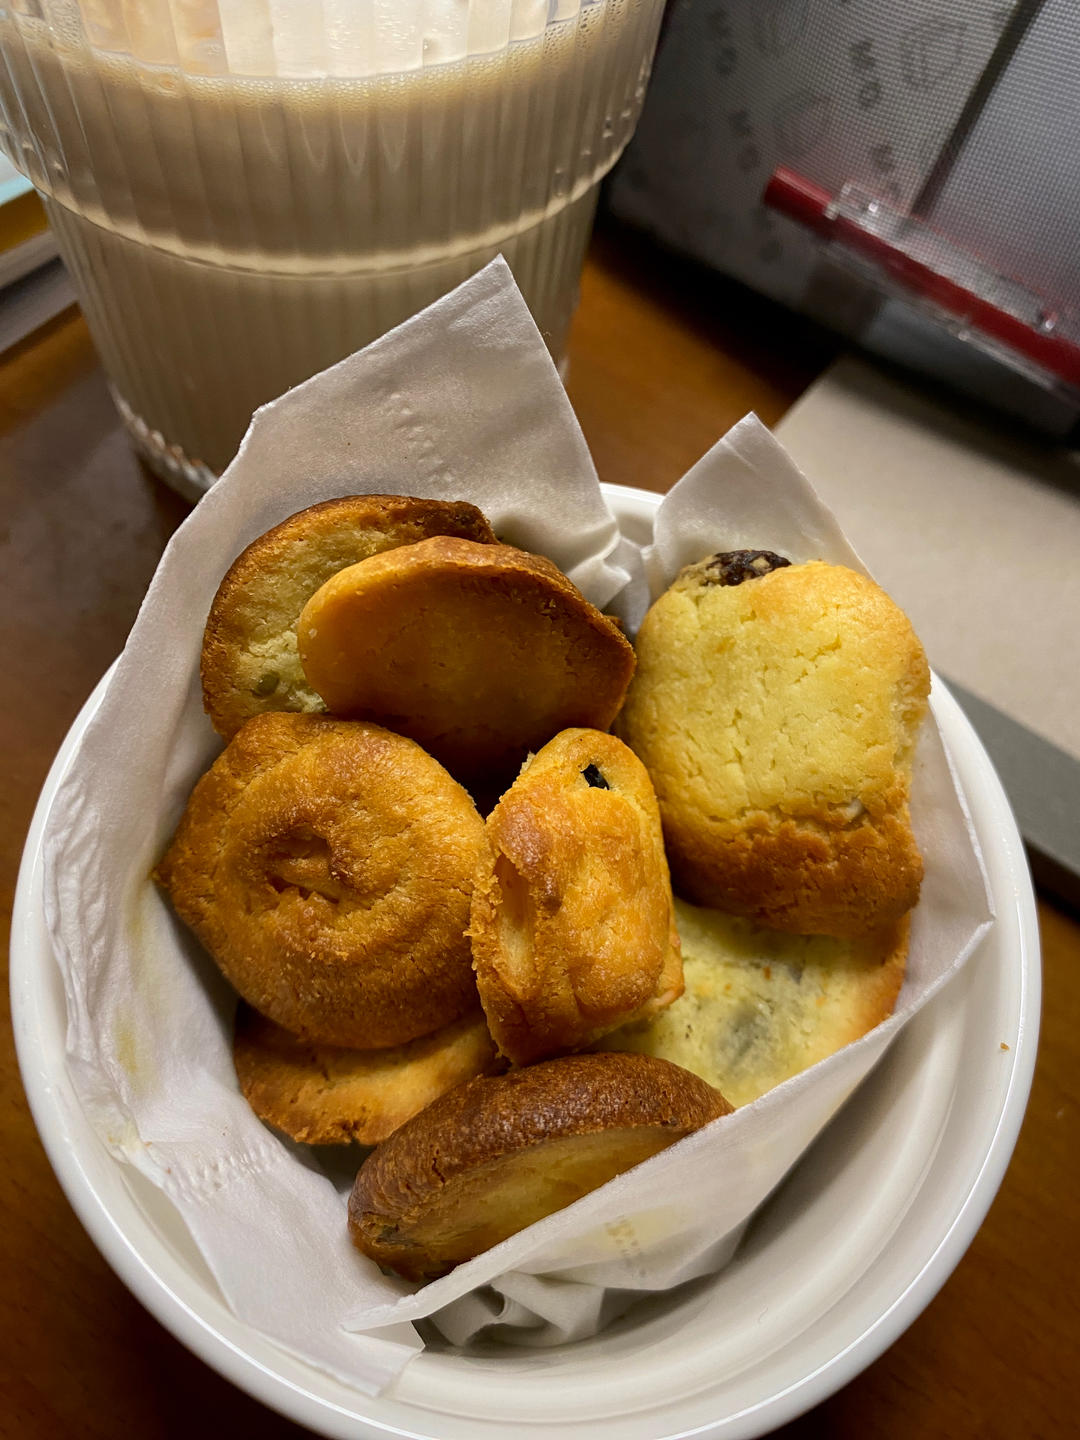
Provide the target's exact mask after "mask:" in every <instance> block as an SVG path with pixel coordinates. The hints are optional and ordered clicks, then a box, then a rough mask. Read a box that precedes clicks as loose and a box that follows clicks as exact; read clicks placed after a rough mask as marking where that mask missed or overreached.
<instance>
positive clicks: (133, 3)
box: [0, 0, 663, 494]
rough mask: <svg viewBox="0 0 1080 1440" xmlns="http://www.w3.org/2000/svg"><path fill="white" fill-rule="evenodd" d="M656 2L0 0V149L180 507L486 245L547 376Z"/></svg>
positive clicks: (140, 437)
mask: <svg viewBox="0 0 1080 1440" xmlns="http://www.w3.org/2000/svg"><path fill="white" fill-rule="evenodd" d="M662 8H663V5H662V0H321V3H316V0H0V146H2V148H3V149H4V150H6V151H7V153H8V154H9V156H10V158H11V159H12V160H13V161H14V163H15V164H16V165H18V166H19V167H20V168H21V169H22V170H24V171H25V173H26V174H27V175H28V176H29V177H30V179H31V180H32V181H33V183H34V184H35V185H36V186H37V188H38V190H39V191H40V192H41V194H42V196H43V198H44V200H45V205H46V209H47V211H48V214H49V219H50V221H51V222H52V225H53V228H54V230H55V232H56V236H57V239H58V242H59V245H60V248H61V253H62V254H63V256H64V259H65V261H66V263H67V265H68V268H69V270H70V271H71V275H72V278H73V280H74V283H75V286H76V289H77V291H78V294H79V299H80V302H81V304H82V307H83V311H84V313H85V315H86V319H87V322H88V323H89V326H90V329H91V332H92V334H93V336H94V340H95V343H96V344H97V347H98V350H99V352H100V354H101V357H102V360H103V363H104V365H105V368H106V370H107V372H108V375H109V378H110V382H111V385H112V389H113V395H114V397H115V399H116V402H117V405H118V406H119V409H120V412H121V414H122V416H123V418H124V421H125V423H126V425H127V426H128V428H129V430H130V432H131V434H132V436H133V438H134V439H135V442H136V444H137V446H138V448H139V449H140V450H141V451H142V452H143V453H144V454H145V456H146V458H147V459H148V460H149V462H150V464H151V465H152V466H153V467H154V468H155V469H156V470H157V471H158V472H159V473H160V474H162V475H164V476H165V477H166V478H167V479H169V480H170V481H172V483H174V484H176V485H177V486H178V487H179V488H181V489H184V490H185V491H187V492H188V493H191V494H196V493H199V492H200V491H201V490H203V489H205V487H206V485H207V484H209V483H210V482H211V480H212V479H213V477H214V476H215V475H216V474H219V473H220V472H221V470H222V469H223V468H224V467H225V465H226V464H227V463H228V461H229V460H230V459H231V458H232V456H233V454H234V452H235V450H236V447H237V445H238V444H239V441H240V438H241V436H242V435H243V433H244V430H245V429H246V427H247V423H248V420H249V419H250V416H251V413H252V411H253V410H254V409H255V408H256V407H257V406H258V405H261V404H263V403H264V402H265V401H267V400H270V399H273V398H274V396H276V395H279V394H281V393H282V392H283V391H284V390H286V389H288V388H289V386H291V385H295V384H296V383H297V382H298V381H300V380H303V379H305V378H306V377H307V376H309V375H312V374H314V373H315V372H316V371H318V370H321V369H323V368H325V367H326V366H327V365H330V364H333V363H334V362H335V361H337V360H340V359H341V358H342V357H343V356H345V355H347V354H350V353H351V352H352V351H353V350H356V349H357V348H359V347H360V346H361V345H364V344H366V343H367V342H368V341H369V340H372V339H374V338H375V337H376V336H378V335H380V334H382V333H383V332H384V331H386V330H388V329H390V328H391V327H392V326H393V325H396V324H398V323H399V322H400V321H401V320H404V319H405V318H407V317H408V316H409V315H412V314H414V313H415V312H416V311H417V310H418V309H420V308H422V307H423V306H424V305H426V304H428V303H430V302H431V301H432V300H434V299H436V298H437V297H438V296H440V295H442V294H445V292H446V291H447V290H449V289H451V288H452V287H453V286H454V285H456V284H458V283H459V282H460V281H462V280H463V279H465V278H466V277H467V276H468V275H470V274H472V273H474V272H475V271H476V270H477V269H479V268H480V267H481V266H482V265H484V264H486V263H487V261H488V260H490V259H491V258H492V257H493V256H494V255H496V254H498V253H499V252H500V251H501V252H502V254H503V255H505V256H506V259H507V260H508V261H509V263H510V265H511V267H512V269H513V271H514V275H515V277H516V279H517V282H518V284H519V285H520V287H521V289H522V292H523V293H524V295H525V299H526V300H527V302H528V304H529V306H530V308H531V310H532V313H533V315H534V316H535V318H536V321H537V324H538V325H539V327H540V329H541V331H542V333H543V334H544V337H545V339H546V341H547V343H548V346H549V348H550V350H551V351H552V354H553V355H554V356H555V357H556V358H557V359H558V358H561V355H562V352H563V349H564V346H565V343H566V336H567V331H568V328H569V324H570V319H571V316H572V313H573V309H574V305H575V303H576V298H577V285H578V277H579V274H580V270H581V263H582V258H583V254H584V250H585V245H586V242H587V240H588V236H589V231H590V228H591V225H592V219H593V212H594V210H595V205H596V195H597V187H598V185H599V182H600V180H601V179H602V178H603V176H604V175H605V174H606V172H607V171H608V170H609V169H610V167H611V166H612V165H613V164H614V162H615V160H616V159H617V158H618V156H619V155H620V153H621V152H622V150H623V147H624V146H625V144H626V142H627V140H628V139H629V138H630V135H631V133H632V131H633V128H634V125H635V124H636V121H637V117H638V113H639V110H640V108H641V101H642V98H643V96H644V91H645V85H646V82H647V79H648V74H649V67H650V65H651V61H652V52H653V48H654V45H655V41H656V31H657V28H658V25H659V20H660V14H661V10H662Z"/></svg>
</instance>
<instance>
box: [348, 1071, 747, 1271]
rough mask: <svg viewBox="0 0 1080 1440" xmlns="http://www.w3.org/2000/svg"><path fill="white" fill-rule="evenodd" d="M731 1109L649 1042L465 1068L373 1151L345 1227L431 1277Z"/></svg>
mask: <svg viewBox="0 0 1080 1440" xmlns="http://www.w3.org/2000/svg"><path fill="white" fill-rule="evenodd" d="M730 1111H731V1106H730V1105H729V1104H728V1103H727V1101H726V1100H725V1099H724V1097H723V1095H721V1094H720V1093H719V1092H718V1091H717V1090H714V1089H713V1088H712V1087H711V1086H709V1085H707V1084H706V1083H705V1082H704V1081H703V1080H701V1079H699V1078H698V1077H697V1076H696V1075H691V1074H690V1073H689V1072H688V1071H686V1070H681V1069H680V1068H679V1067H678V1066H677V1065H670V1064H668V1063H667V1062H666V1061H664V1060H656V1059H653V1058H652V1057H651V1056H648V1055H613V1054H612V1055H570V1056H565V1057H563V1058H562V1059H559V1060H545V1061H543V1062H542V1063H541V1064H539V1065H530V1066H529V1067H528V1068H527V1069H524V1070H511V1071H510V1072H509V1073H508V1074H506V1075H497V1076H493V1077H491V1078H487V1079H479V1080H470V1081H469V1082H468V1083H467V1084H465V1085H459V1086H458V1087H457V1089H456V1090H451V1091H450V1092H449V1094H447V1095H444V1096H442V1098H441V1099H439V1100H436V1101H435V1103H434V1104H433V1105H429V1106H428V1108H427V1109H426V1110H422V1111H421V1112H420V1114H419V1115H417V1116H415V1117H414V1118H413V1119H412V1120H409V1121H407V1122H406V1124H404V1125H403V1126H402V1127H401V1129H400V1130H396V1131H395V1132H394V1134H393V1135H391V1136H390V1138H389V1140H386V1141H384V1142H383V1144H382V1145H380V1146H379V1148H378V1149H377V1150H375V1151H373V1153H372V1154H371V1155H369V1156H368V1158H367V1160H366V1161H365V1162H364V1164H363V1165H362V1166H361V1168H360V1172H359V1174H358V1175H357V1177H356V1184H355V1185H354V1186H353V1192H352V1195H351V1197H350V1200H349V1230H350V1232H351V1234H352V1238H353V1242H354V1244H355V1245H356V1246H357V1247H358V1248H359V1249H360V1250H362V1251H363V1252H364V1254H365V1255H369V1256H370V1257H371V1258H372V1259H373V1260H376V1261H377V1262H378V1263H379V1264H380V1265H381V1266H383V1267H384V1268H386V1269H390V1270H394V1271H396V1272H397V1274H399V1275H404V1276H405V1277H406V1278H407V1279H409V1280H430V1279H434V1278H435V1277H436V1276H438V1275H443V1274H445V1273H446V1272H447V1271H448V1270H452V1269H453V1268H454V1266H455V1265H460V1264H461V1263H462V1262H463V1261H465V1260H470V1259H472V1257H473V1256H474V1255H479V1254H481V1252H483V1251H484V1250H489V1249H490V1248H491V1247H492V1246H493V1245H497V1244H498V1243H499V1242H500V1241H501V1240H505V1239H506V1238H507V1237H508V1236H510V1235H513V1234H515V1233H516V1232H517V1231H518V1230H523V1229H524V1228H525V1226H526V1225H532V1224H533V1223H534V1222H535V1221H537V1220H542V1219H543V1218H544V1216H545V1215H550V1214H551V1213H552V1212H553V1211H555V1210H561V1209H562V1208H563V1207H564V1206H566V1205H570V1204H572V1203H573V1201H575V1200H578V1199H580V1198H581V1196H582V1195H586V1194H588V1192H589V1191H590V1190H595V1189H596V1188H597V1186H598V1185H603V1184H605V1183H606V1182H607V1181H608V1180H611V1179H612V1178H613V1177H614V1176H616V1175H619V1174H621V1173H622V1172H623V1171H624V1170H629V1169H630V1168H631V1167H632V1166H634V1165H637V1164H640V1162H641V1161H643V1160H647V1159H648V1158H649V1157H650V1156H651V1155H655V1154H656V1153H657V1151H659V1150H663V1149H665V1148H666V1147H667V1146H668V1145H672V1144H674V1142H675V1141H676V1140H681V1139H682V1138H683V1137H684V1136H686V1135H689V1134H691V1133H692V1132H693V1131H695V1130H700V1129H701V1128H702V1126H704V1125H708V1124H709V1122H710V1121H712V1120H716V1119H718V1118H719V1117H720V1116H722V1115H727V1114H729V1113H730Z"/></svg>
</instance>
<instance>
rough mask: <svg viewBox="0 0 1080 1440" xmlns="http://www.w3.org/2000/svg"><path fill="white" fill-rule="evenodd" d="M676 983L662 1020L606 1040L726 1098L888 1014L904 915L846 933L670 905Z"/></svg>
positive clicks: (819, 1054) (846, 1041)
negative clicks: (677, 990) (774, 926)
mask: <svg viewBox="0 0 1080 1440" xmlns="http://www.w3.org/2000/svg"><path fill="white" fill-rule="evenodd" d="M675 914H676V918H677V920H678V925H679V934H680V936H681V937H682V947H683V973H684V977H685V981H686V989H685V991H684V993H683V995H682V997H681V998H680V999H679V1000H676V1002H675V1003H674V1005H672V1006H671V1008H670V1009H669V1010H665V1011H664V1013H663V1014H662V1015H658V1016H657V1017H656V1018H655V1019H653V1020H651V1021H649V1022H648V1023H647V1024H643V1025H630V1026H627V1027H626V1028H625V1029H622V1030H616V1031H615V1033H614V1034H612V1035H608V1036H606V1037H605V1039H604V1040H603V1042H602V1044H603V1046H604V1047H605V1048H607V1047H610V1048H611V1049H613V1050H630V1051H636V1052H638V1053H640V1054H644V1055H657V1056H660V1057H662V1058H663V1059H665V1060H671V1061H673V1062H674V1063H675V1064H676V1065H682V1066H685V1068H686V1069H687V1070H692V1071H693V1072H694V1074H695V1075H700V1076H701V1077H702V1079H704V1080H707V1081H708V1082H709V1084H710V1085H715V1086H716V1087H717V1088H718V1089H720V1090H722V1091H723V1092H724V1094H725V1095H726V1096H727V1098H728V1099H729V1100H730V1101H731V1103H732V1104H733V1105H749V1104H750V1102H751V1101H752V1100H756V1099H757V1098H758V1096H759V1095H764V1094H765V1092H766V1091H768V1090H772V1089H773V1087H774V1086H776V1085H779V1084H780V1083H781V1082H782V1081H784V1080H787V1079H789V1078H790V1077H791V1076H792V1075H797V1074H798V1073H799V1072H800V1071H801V1070H805V1069H807V1068H808V1067H809V1066H811V1065H815V1064H816V1063H817V1062H818V1061H819V1060H824V1059H825V1057H826V1056H827V1055H832V1054H833V1052H834V1051H836V1050H840V1049H842V1048H843V1047H844V1046H845V1045H850V1044H851V1042H852V1041H853V1040H858V1039H859V1038H860V1036H862V1035H865V1034H866V1033H867V1031H869V1030H872V1029H873V1028H874V1026H875V1025H879V1024H880V1023H881V1022H882V1020H885V1019H887V1018H888V1016H889V1015H891V1014H892V1012H893V1009H894V1007H895V1005H896V997H897V996H898V994H899V993H900V987H901V985H902V984H903V980H904V969H905V965H906V960H907V949H908V929H909V919H908V916H906V915H905V916H904V917H903V918H902V919H900V920H898V921H895V922H894V923H893V924H891V925H888V926H886V927H885V928H884V929H883V930H879V931H874V932H871V933H870V934H868V935H862V936H859V937H857V938H855V939H847V940H840V939H834V938H833V937H832V936H830V935H791V934H785V933H782V932H781V931H778V930H763V929H762V928H761V927H760V926H758V925H755V924H754V923H753V922H752V921H750V920H746V919H743V918H742V917H740V916H735V915H722V914H721V913H720V912H719V911H718V910H700V909H698V908H697V907H696V906H692V905H686V904H684V903H683V902H682V901H680V900H676V902H675Z"/></svg>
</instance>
